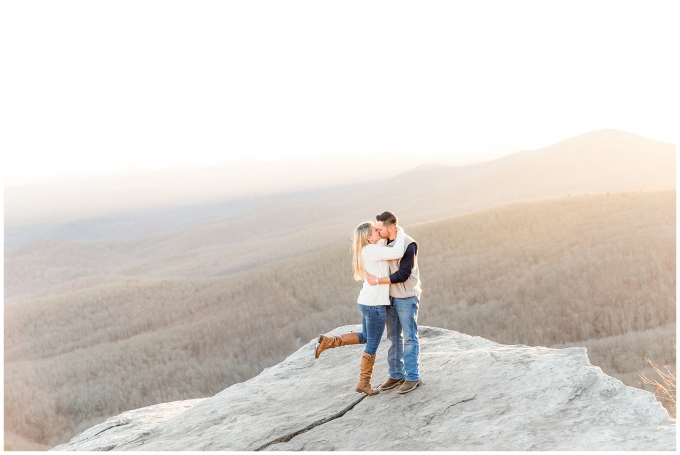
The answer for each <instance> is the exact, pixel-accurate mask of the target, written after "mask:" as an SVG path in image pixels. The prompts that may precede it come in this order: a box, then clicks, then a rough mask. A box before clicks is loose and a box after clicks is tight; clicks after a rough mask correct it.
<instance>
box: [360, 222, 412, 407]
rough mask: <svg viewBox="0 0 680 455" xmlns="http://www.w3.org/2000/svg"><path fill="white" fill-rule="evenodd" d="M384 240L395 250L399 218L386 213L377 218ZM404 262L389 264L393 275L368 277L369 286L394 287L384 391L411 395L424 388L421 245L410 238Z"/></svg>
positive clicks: (389, 308)
mask: <svg viewBox="0 0 680 455" xmlns="http://www.w3.org/2000/svg"><path fill="white" fill-rule="evenodd" d="M375 219H376V227H377V228H378V231H379V232H380V236H381V237H382V238H384V239H387V246H392V244H393V242H394V240H395V239H396V238H397V217H396V216H395V215H394V214H393V213H390V212H383V213H381V214H380V215H378V216H376V217H375ZM404 248H405V249H404V255H403V256H402V258H401V259H395V260H392V261H389V262H388V264H389V266H390V275H389V276H386V277H376V276H373V275H370V274H367V275H366V279H367V280H368V282H369V284H371V285H374V286H375V285H377V284H389V285H390V306H388V307H387V321H386V324H385V325H386V329H387V339H389V340H390V343H391V345H390V348H389V350H388V352H387V364H388V366H389V375H390V377H389V378H388V379H387V381H385V382H384V383H383V384H382V385H381V386H380V387H379V389H380V390H389V389H392V388H394V387H396V386H397V385H399V384H401V387H399V391H398V392H399V393H401V394H403V393H408V392H411V391H412V390H414V389H415V388H416V387H418V385H420V373H419V371H418V367H419V364H420V344H419V340H418V306H419V304H420V293H421V289H420V278H419V270H418V258H417V253H418V243H417V242H416V241H415V240H413V239H412V238H411V237H409V236H408V235H407V236H406V241H405V242H404Z"/></svg>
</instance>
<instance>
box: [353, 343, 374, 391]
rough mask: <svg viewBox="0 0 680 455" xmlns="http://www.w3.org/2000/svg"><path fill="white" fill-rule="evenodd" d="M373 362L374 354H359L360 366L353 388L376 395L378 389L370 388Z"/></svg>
mask: <svg viewBox="0 0 680 455" xmlns="http://www.w3.org/2000/svg"><path fill="white" fill-rule="evenodd" d="M374 363H375V354H373V355H371V354H366V353H365V352H364V353H363V354H361V366H360V367H359V370H360V373H359V382H357V386H356V388H355V389H354V390H356V391H357V392H363V393H365V394H366V395H377V394H379V393H380V390H378V389H373V388H371V375H372V374H373V364H374Z"/></svg>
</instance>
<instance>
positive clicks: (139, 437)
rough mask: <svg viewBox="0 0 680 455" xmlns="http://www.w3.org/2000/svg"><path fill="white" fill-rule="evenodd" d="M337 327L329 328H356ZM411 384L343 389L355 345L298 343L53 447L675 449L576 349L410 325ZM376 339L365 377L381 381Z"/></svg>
mask: <svg viewBox="0 0 680 455" xmlns="http://www.w3.org/2000/svg"><path fill="white" fill-rule="evenodd" d="M358 329H359V326H346V327H340V328H338V329H336V330H333V331H332V332H330V334H340V333H345V332H347V331H349V330H358ZM419 334H420V339H421V375H422V378H423V383H422V385H421V386H420V387H418V388H417V389H416V390H414V391H413V392H411V393H409V394H405V395H399V394H397V392H396V389H395V390H390V391H386V392H381V393H380V394H378V395H376V396H371V397H367V396H365V395H363V394H358V393H356V392H355V391H354V385H355V384H356V381H357V379H358V373H359V362H360V356H361V352H362V350H363V346H344V347H340V348H336V349H332V350H328V351H325V352H324V353H323V354H322V356H321V357H320V358H319V359H315V358H314V347H315V341H316V340H312V341H310V342H309V343H308V344H307V345H305V346H303V347H302V348H300V349H299V350H298V351H297V352H295V353H294V354H292V355H291V356H290V357H288V358H287V359H286V360H284V361H283V362H281V363H279V364H278V365H275V366H273V367H271V368H267V369H265V370H264V371H263V372H262V373H261V374H259V375H258V376H256V377H254V378H252V379H250V380H249V381H246V382H243V383H240V384H235V385H233V386H231V387H229V388H227V389H225V390H224V391H222V392H220V393H218V394H217V395H215V396H213V397H210V398H206V399H203V400H189V401H186V402H175V403H166V404H161V405H156V406H150V407H147V408H143V409H139V410H136V411H130V412H127V413H123V414H121V415H120V416H117V417H114V418H111V419H109V420H107V421H106V422H104V423H103V424H100V425H97V426H95V427H93V428H90V429H88V430H86V431H85V432H83V433H81V434H79V435H78V436H76V437H74V438H73V439H72V440H71V441H70V442H69V443H68V444H62V445H60V446H57V447H56V448H55V449H54V450H379V451H382V450H675V448H676V442H675V434H676V433H675V432H676V430H675V421H674V420H672V419H670V418H669V417H668V414H667V413H666V412H665V411H664V409H663V408H662V406H661V404H660V403H659V402H658V401H657V400H656V399H655V398H654V395H653V394H651V393H649V392H645V391H643V390H640V389H636V388H633V387H627V386H625V385H623V383H621V382H620V381H619V380H617V379H614V378H612V377H609V376H607V375H605V374H604V373H603V372H602V371H601V370H600V368H599V367H595V366H592V365H590V363H589V361H588V357H587V355H586V352H585V348H567V349H548V348H543V347H528V346H523V345H515V346H508V345H502V344H497V343H494V342H491V341H488V340H485V339H483V338H479V337H471V336H468V335H464V334H461V333H458V332H453V331H449V330H444V329H438V328H432V327H420V331H419ZM388 344H389V343H388V342H387V341H385V340H383V342H382V343H381V346H380V348H379V350H378V355H377V358H378V360H377V361H376V365H375V370H374V376H373V378H374V379H373V383H374V385H377V384H379V383H380V381H381V380H383V379H384V378H385V377H386V373H387V364H386V356H387V348H388Z"/></svg>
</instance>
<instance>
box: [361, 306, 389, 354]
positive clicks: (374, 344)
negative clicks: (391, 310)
mask: <svg viewBox="0 0 680 455" xmlns="http://www.w3.org/2000/svg"><path fill="white" fill-rule="evenodd" d="M359 309H360V310H361V316H362V317H361V332H359V343H361V344H364V343H366V347H365V348H364V352H365V353H366V354H370V355H374V354H375V353H376V351H377V350H378V345H379V344H380V338H382V335H383V332H384V331H385V318H386V317H387V307H386V306H385V305H376V306H368V305H362V304H359Z"/></svg>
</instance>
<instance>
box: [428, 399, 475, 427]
mask: <svg viewBox="0 0 680 455" xmlns="http://www.w3.org/2000/svg"><path fill="white" fill-rule="evenodd" d="M476 397H477V395H474V396H472V397H471V398H466V399H464V400H460V401H457V402H455V403H452V404H450V405H448V406H447V407H446V408H445V409H444V410H443V411H442V412H440V413H439V414H433V415H432V416H430V418H429V419H427V422H425V425H424V426H428V425H429V424H430V422H432V420H433V419H434V418H435V417H439V416H442V415H444V414H445V413H446V411H448V410H449V408H451V407H453V406H455V405H457V404H461V403H467V402H468V401H472V400H474V399H475V398H476Z"/></svg>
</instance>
